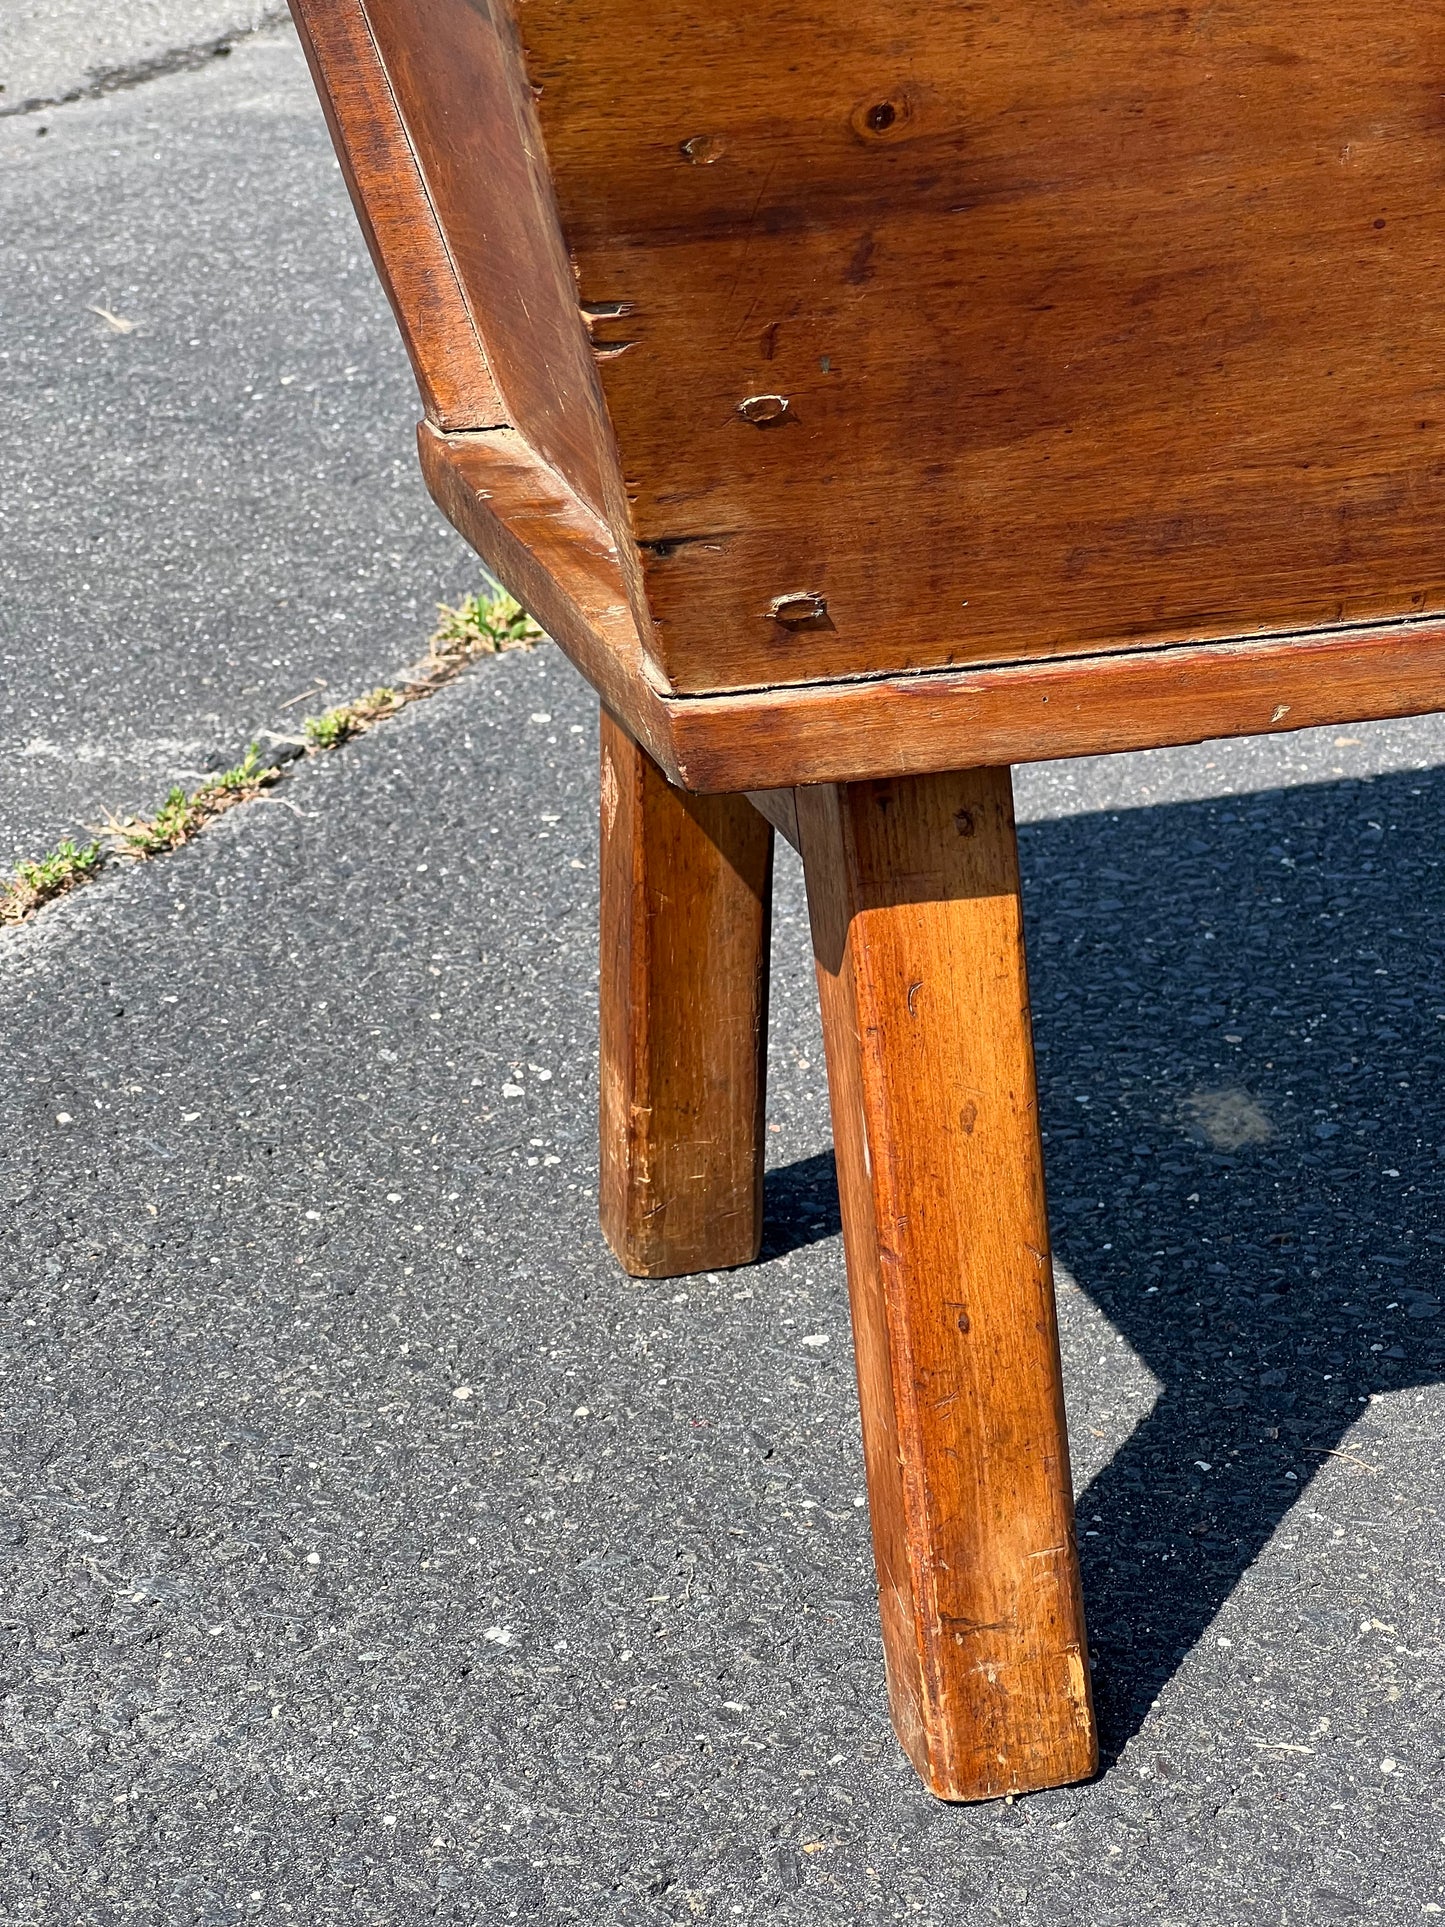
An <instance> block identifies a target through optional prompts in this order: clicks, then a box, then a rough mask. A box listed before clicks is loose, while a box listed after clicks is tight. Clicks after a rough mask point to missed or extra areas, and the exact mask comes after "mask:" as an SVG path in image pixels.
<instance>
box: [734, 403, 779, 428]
mask: <svg viewBox="0 0 1445 1927" xmlns="http://www.w3.org/2000/svg"><path fill="white" fill-rule="evenodd" d="M787 412H788V398H787V396H786V395H749V396H748V398H747V400H746V401H740V402H739V403H738V413H739V414H740V415H741V416H742V418H743V420H744V421H745V422H754V423H756V425H757V426H758V427H759V428H765V427H766V426H767V425H768V423H769V422H780V421H781V420H782V419H783V417H784V415H786V414H787Z"/></svg>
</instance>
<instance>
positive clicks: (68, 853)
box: [0, 837, 104, 924]
mask: <svg viewBox="0 0 1445 1927" xmlns="http://www.w3.org/2000/svg"><path fill="white" fill-rule="evenodd" d="M103 861H104V857H103V856H102V853H101V847H100V839H99V838H98V837H97V838H96V839H95V841H94V842H92V843H74V842H71V841H69V840H68V839H67V841H66V842H64V843H62V844H60V845H59V846H58V847H57V848H56V849H54V850H52V851H51V852H50V855H49V856H42V857H38V858H37V859H36V860H35V861H34V862H28V863H17V864H16V866H15V874H14V876H13V877H10V878H8V879H7V880H6V881H5V882H4V883H0V924H8V923H24V921H25V919H26V918H27V917H28V916H32V915H33V914H34V912H35V911H37V910H38V909H39V908H40V906H41V904H42V903H49V902H50V900H51V898H52V897H63V896H64V895H65V893H66V891H67V890H73V889H74V888H75V886H76V884H77V883H84V882H85V881H86V879H87V878H88V877H92V876H94V875H95V873H96V871H97V870H98V869H99V868H100V866H101V864H102V862H103Z"/></svg>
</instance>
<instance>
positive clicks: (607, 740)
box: [601, 710, 773, 1278]
mask: <svg viewBox="0 0 1445 1927" xmlns="http://www.w3.org/2000/svg"><path fill="white" fill-rule="evenodd" d="M601 804H602V977H601V1041H602V1072H601V1138H602V1179H601V1211H602V1229H603V1231H604V1233H605V1234H606V1236H607V1239H608V1242H609V1243H610V1244H611V1246H612V1248H613V1250H614V1251H615V1252H616V1253H617V1256H618V1257H619V1258H620V1259H621V1260H622V1263H623V1264H624V1265H625V1266H626V1268H627V1270H628V1271H630V1272H631V1273H632V1274H633V1276H634V1277H641V1278H673V1277H677V1276H679V1275H681V1274H686V1273H688V1272H695V1271H711V1270H720V1269H722V1268H724V1267H725V1266H729V1265H745V1264H751V1262H752V1261H753V1259H754V1258H756V1257H757V1255H758V1249H759V1246H760V1245H761V1243H762V1235H763V1097H764V1089H765V1084H766V1073H767V1028H768V1026H767V1001H768V1000H767V992H768V945H769V937H770V924H771V918H770V905H771V894H772V869H773V833H772V830H771V829H770V828H769V827H768V825H767V824H766V823H765V822H764V821H763V819H762V818H761V817H760V816H759V815H758V813H757V812H756V811H755V810H754V809H753V808H752V807H751V806H750V805H749V804H748V803H746V802H745V801H744V800H743V798H742V797H740V796H690V795H688V794H686V793H685V792H684V791H682V790H679V789H674V788H673V787H672V785H671V784H670V783H669V782H668V781H667V780H666V778H665V777H664V776H663V774H662V772H661V771H660V770H659V769H658V767H657V765H656V764H655V763H654V762H653V760H652V758H651V757H650V756H648V754H647V753H646V751H645V750H643V749H641V748H640V747H639V746H638V745H637V743H635V742H634V741H633V739H632V737H631V736H629V735H628V733H627V732H626V730H624V729H623V728H622V726H621V725H620V724H619V723H618V722H616V721H615V720H614V719H613V718H612V717H611V716H609V715H608V714H607V712H606V711H605V710H604V712H603V716H602V782H601Z"/></svg>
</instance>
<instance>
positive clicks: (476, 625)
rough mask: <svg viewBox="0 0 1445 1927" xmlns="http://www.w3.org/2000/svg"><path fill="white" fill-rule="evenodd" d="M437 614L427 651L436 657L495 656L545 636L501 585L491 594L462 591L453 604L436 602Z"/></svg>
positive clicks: (530, 645)
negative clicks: (463, 592)
mask: <svg viewBox="0 0 1445 1927" xmlns="http://www.w3.org/2000/svg"><path fill="white" fill-rule="evenodd" d="M437 617H438V621H437V626H436V628H435V630H434V631H433V632H432V637H431V653H432V655H433V657H434V658H436V659H437V660H438V661H448V660H450V659H452V658H454V657H459V656H460V657H466V656H499V655H501V653H502V651H503V650H504V649H534V648H535V647H536V646H537V644H538V643H539V642H542V641H544V640H545V636H544V634H543V631H542V630H541V628H540V627H539V626H538V625H537V624H536V623H535V622H534V621H533V620H532V618H531V617H530V616H529V615H528V614H527V612H526V610H525V609H524V608H523V607H522V605H521V603H520V602H518V601H517V599H516V597H515V596H509V595H508V594H507V592H506V590H505V589H499V590H498V591H497V593H496V594H495V595H465V596H463V597H462V599H461V601H460V602H459V603H458V604H457V606H456V607H455V608H452V607H451V605H450V604H449V603H446V602H439V603H438V604H437Z"/></svg>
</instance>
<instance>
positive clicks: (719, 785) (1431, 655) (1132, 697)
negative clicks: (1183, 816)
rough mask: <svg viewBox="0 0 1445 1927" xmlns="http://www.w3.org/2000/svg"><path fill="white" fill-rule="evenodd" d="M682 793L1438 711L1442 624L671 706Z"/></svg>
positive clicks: (1444, 668) (670, 729)
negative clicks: (682, 786)
mask: <svg viewBox="0 0 1445 1927" xmlns="http://www.w3.org/2000/svg"><path fill="white" fill-rule="evenodd" d="M662 707H663V709H664V710H665V714H666V725H665V726H666V730H667V734H668V738H669V756H670V759H671V761H672V762H673V764H674V765H675V767H676V771H677V777H678V780H679V781H681V782H683V783H685V784H686V785H687V786H688V787H689V788H691V789H700V790H714V789H718V790H722V789H728V790H731V789H743V790H752V789H759V788H771V787H773V786H775V785H777V784H779V783H783V782H788V781H791V782H794V783H824V782H840V781H844V780H846V779H847V778H849V777H852V776H858V777H865V776H887V775H898V774H902V773H906V772H918V773H921V772H923V771H925V770H943V769H965V768H969V767H975V766H982V765H990V764H997V763H1035V762H1043V761H1046V760H1049V759H1051V758H1053V757H1060V756H1097V755H1101V754H1106V753H1108V752H1112V751H1117V750H1128V749H1153V748H1156V747H1159V746H1160V745H1163V744H1175V743H1197V742H1203V741H1206V740H1207V739H1209V738H1211V737H1220V736H1252V735H1268V734H1272V733H1275V732H1280V731H1286V730H1292V729H1309V728H1313V727H1317V726H1319V725H1321V724H1329V723H1344V722H1362V721H1366V720H1368V719H1370V718H1375V717H1386V716H1420V715H1426V714H1428V713H1430V712H1432V711H1434V710H1439V709H1445V623H1441V622H1435V621H1430V622H1418V623H1397V624H1390V625H1389V626H1387V627H1383V628H1379V629H1358V630H1342V631H1338V632H1336V633H1334V634H1324V635H1316V636H1303V637H1300V636H1294V637H1275V638H1271V639H1269V640H1266V641H1261V642H1254V643H1210V644H1204V645H1201V646H1199V647H1194V648H1173V649H1155V650H1139V651H1134V652H1131V653H1130V654H1128V655H1121V656H1109V657H1098V656H1092V657H1075V658H1072V659H1065V660H1063V661H1059V662H1050V663H1032V664H1030V663H1020V664H1011V665H1008V666H1004V667H999V668H995V669H981V670H975V671H967V672H960V673H954V674H946V673H932V674H925V675H919V676H909V677H895V678H892V679H890V680H887V681H881V682H856V683H839V684H826V683H815V684H813V685H811V686H810V687H807V688H804V689H778V690H754V691H750V692H749V693H748V694H747V695H739V696H730V697H708V698H700V699H693V700H688V701H671V702H667V703H665V704H663V705H662Z"/></svg>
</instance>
